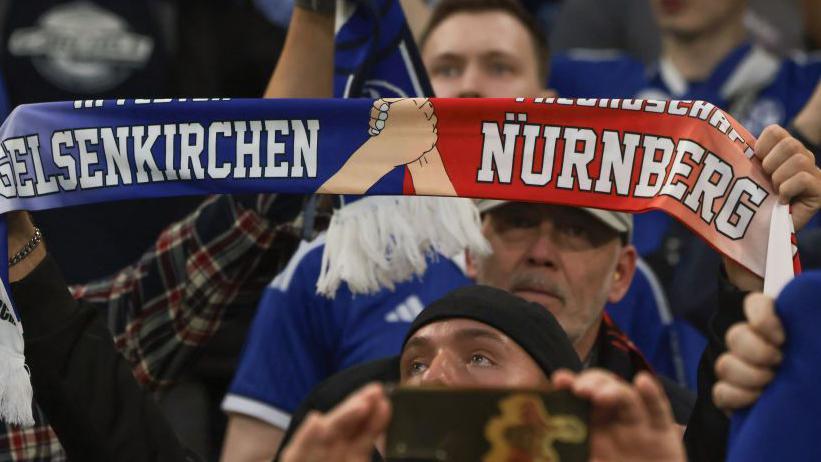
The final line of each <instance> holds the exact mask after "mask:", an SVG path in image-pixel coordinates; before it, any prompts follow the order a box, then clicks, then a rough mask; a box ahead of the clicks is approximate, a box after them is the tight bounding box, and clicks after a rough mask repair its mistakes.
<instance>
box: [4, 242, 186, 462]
mask: <svg viewBox="0 0 821 462" xmlns="http://www.w3.org/2000/svg"><path fill="white" fill-rule="evenodd" d="M12 293H13V296H14V300H15V303H16V305H17V307H18V308H19V312H20V313H21V318H22V322H23V325H24V326H25V330H24V335H23V337H24V339H25V352H26V364H27V365H28V367H29V368H30V370H31V381H32V385H33V387H34V396H35V398H36V399H37V402H38V403H39V404H40V407H41V408H42V409H43V411H44V412H45V414H46V415H47V416H48V418H49V421H50V422H51V425H52V427H53V428H54V431H55V432H56V433H57V436H58V438H59V439H60V442H61V443H62V444H63V447H64V448H65V450H66V453H67V455H68V457H69V459H70V460H75V461H105V462H110V461H114V460H116V461H140V462H145V461H163V462H164V461H168V462H172V461H173V462H181V461H194V460H196V458H195V457H194V456H193V454H191V453H190V452H188V451H187V450H186V449H184V448H183V447H182V445H181V444H180V442H179V441H178V440H177V438H176V435H175V434H174V430H173V429H172V428H171V426H170V425H169V424H168V422H167V421H166V420H165V417H164V416H163V415H162V413H161V412H160V410H159V408H158V407H157V405H156V403H155V402H154V400H153V399H152V397H151V395H150V394H148V393H147V392H145V391H143V390H142V389H141V388H140V387H139V385H137V382H136V380H135V379H134V377H133V376H132V374H131V366H130V364H128V362H127V361H126V360H125V359H123V358H122V357H121V356H120V355H119V354H118V353H117V351H116V349H115V348H114V343H113V341H112V339H111V332H110V331H109V330H108V329H107V328H106V326H105V323H104V322H103V321H102V319H101V318H100V316H98V314H97V312H96V310H94V309H93V308H91V307H90V306H88V305H85V304H83V303H78V302H77V301H75V300H74V299H73V298H72V297H71V295H70V294H69V292H68V289H67V288H66V284H65V282H64V281H63V277H62V275H61V273H60V270H59V269H58V268H57V265H56V264H55V262H54V260H52V259H51V257H46V259H45V260H44V261H43V262H42V263H41V264H40V265H39V266H38V267H37V268H36V269H35V270H34V271H33V272H32V273H31V274H30V275H29V276H28V277H26V278H25V279H23V280H22V281H20V282H16V283H14V284H12Z"/></svg>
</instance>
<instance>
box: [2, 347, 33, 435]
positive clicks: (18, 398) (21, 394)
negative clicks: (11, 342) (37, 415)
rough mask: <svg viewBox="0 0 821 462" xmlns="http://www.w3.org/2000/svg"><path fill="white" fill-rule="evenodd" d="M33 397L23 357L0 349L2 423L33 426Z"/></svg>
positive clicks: (5, 349)
mask: <svg viewBox="0 0 821 462" xmlns="http://www.w3.org/2000/svg"><path fill="white" fill-rule="evenodd" d="M14 335H19V334H17V333H15V334H14ZM20 340H22V338H21V339H20ZM33 395H34V392H33V391H32V388H31V381H30V380H29V374H28V370H27V369H26V366H25V357H24V356H23V355H21V354H18V353H16V352H13V351H11V350H9V349H7V348H0V418H2V420H3V422H5V423H8V424H13V425H20V426H25V427H30V426H32V425H34V415H33V414H32V409H31V402H32V398H33Z"/></svg>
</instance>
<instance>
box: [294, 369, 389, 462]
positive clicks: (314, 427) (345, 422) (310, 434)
mask: <svg viewBox="0 0 821 462" xmlns="http://www.w3.org/2000/svg"><path fill="white" fill-rule="evenodd" d="M390 416H391V409H390V402H389V401H388V398H387V397H386V396H385V392H384V391H383V389H382V386H381V385H379V384H370V385H366V386H365V387H363V388H362V389H360V390H359V391H357V392H356V393H354V394H353V395H351V396H349V397H348V398H347V399H346V400H345V401H343V402H342V403H341V404H339V405H337V406H336V407H335V408H333V409H332V410H331V411H330V412H328V413H326V414H321V413H319V412H316V411H314V412H312V413H310V414H308V417H307V418H306V419H305V421H304V422H303V423H302V425H301V426H300V427H299V430H297V432H296V434H295V435H294V438H293V440H292V441H291V443H290V444H288V446H287V447H286V448H285V449H284V451H283V452H282V457H281V460H282V461H283V462H326V461H331V460H333V461H339V462H369V461H370V460H371V454H372V453H373V450H374V447H375V446H374V445H375V443H376V440H377V438H378V437H379V436H380V435H381V434H382V433H383V432H384V431H385V430H386V429H387V426H388V422H390Z"/></svg>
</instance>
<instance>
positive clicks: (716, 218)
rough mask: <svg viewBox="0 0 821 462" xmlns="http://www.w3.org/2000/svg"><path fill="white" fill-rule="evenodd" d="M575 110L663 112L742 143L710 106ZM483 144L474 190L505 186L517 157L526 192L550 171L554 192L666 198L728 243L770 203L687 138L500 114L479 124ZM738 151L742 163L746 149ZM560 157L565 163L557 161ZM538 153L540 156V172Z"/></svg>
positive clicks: (612, 103) (625, 103)
mask: <svg viewBox="0 0 821 462" xmlns="http://www.w3.org/2000/svg"><path fill="white" fill-rule="evenodd" d="M517 101H519V102H523V101H524V99H517ZM567 101H568V100H562V99H561V98H537V99H536V100H534V101H533V102H534V103H535V104H562V105H565V104H568V102H567ZM579 105H580V106H588V107H596V106H598V107H608V108H618V109H625V108H626V109H628V110H645V111H648V112H655V113H660V112H664V111H667V113H668V114H673V115H676V116H681V117H692V118H696V119H699V120H702V121H704V122H705V124H706V126H707V128H708V129H710V130H712V129H715V130H716V131H718V132H720V133H721V134H723V135H725V136H726V137H727V138H728V139H729V140H730V141H732V142H734V143H738V142H741V143H743V142H744V141H743V138H741V136H740V135H739V133H738V132H737V131H736V130H735V129H733V127H732V123H731V122H730V119H729V118H727V116H726V115H725V114H724V113H723V112H721V111H720V110H719V109H718V108H716V107H715V106H714V105H712V104H710V103H704V102H699V101H696V102H687V101H670V102H669V103H668V102H656V101H641V100H615V99H613V100H595V99H585V100H580V102H579ZM482 136H483V144H482V159H481V161H480V165H479V169H478V172H477V175H476V180H477V182H480V183H502V184H511V183H512V182H513V178H512V177H513V168H514V165H518V164H517V162H518V160H517V158H519V157H521V174H520V180H521V183H522V184H524V185H526V186H533V187H544V186H547V185H548V184H549V183H550V182H551V181H552V180H553V175H552V173H553V171H554V169H555V171H556V172H560V174H559V175H558V176H557V177H556V179H555V184H554V187H555V188H558V189H568V190H577V191H580V192H591V193H599V194H606V195H612V194H616V195H618V196H622V197H629V196H631V195H632V197H635V198H652V197H656V196H658V195H665V196H668V197H670V198H672V199H674V200H676V201H678V202H680V203H681V204H683V205H684V206H685V207H687V208H688V209H690V210H692V212H693V213H695V214H697V216H698V217H699V218H700V219H701V220H702V221H703V222H704V223H705V224H707V225H712V226H714V227H715V229H716V230H717V231H718V232H719V233H721V234H723V235H725V236H727V237H728V238H730V239H740V238H742V237H743V236H744V234H745V233H746V231H747V228H748V227H749V225H750V223H751V221H752V218H753V216H754V215H755V212H756V210H757V209H758V207H760V206H761V204H762V203H763V201H764V199H765V198H766V197H767V195H768V193H767V190H766V189H764V188H763V187H762V186H760V185H758V184H756V183H755V182H754V181H753V180H752V179H750V178H746V177H745V178H736V177H735V173H734V171H733V168H732V165H731V164H730V163H729V162H727V161H725V160H724V159H722V158H720V157H719V156H717V155H716V154H715V153H712V152H709V151H707V150H706V149H705V148H704V147H702V146H701V145H699V144H698V143H696V142H695V141H693V140H689V139H686V138H680V139H678V140H673V139H672V138H669V137H665V136H657V135H652V134H649V133H629V132H624V133H621V132H618V131H614V130H601V132H597V131H595V130H592V129H589V128H578V127H566V126H554V125H539V124H534V123H532V122H531V123H528V122H527V115H526V114H524V113H522V114H514V113H506V114H505V122H504V123H499V122H496V121H484V122H482ZM741 148H742V149H744V155H745V156H746V155H748V154H747V153H748V151H749V147H746V146H745V145H742V146H741ZM558 150H561V152H562V154H563V155H562V156H561V157H559V158H556V152H557V151H558ZM536 153H539V154H538V155H539V156H541V167H538V165H539V164H540V162H539V159H538V158H537V157H536V156H537V154H536ZM597 156H598V157H597ZM631 188H632V190H631ZM722 199H723V200H722Z"/></svg>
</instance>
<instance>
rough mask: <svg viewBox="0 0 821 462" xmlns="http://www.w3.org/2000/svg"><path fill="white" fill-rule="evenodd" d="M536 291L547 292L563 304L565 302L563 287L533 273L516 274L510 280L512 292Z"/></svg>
mask: <svg viewBox="0 0 821 462" xmlns="http://www.w3.org/2000/svg"><path fill="white" fill-rule="evenodd" d="M528 289H529V290H536V291H539V292H547V293H549V294H551V295H553V296H555V297H557V298H559V299H560V300H561V301H562V303H564V301H565V293H564V290H562V288H561V287H559V285H558V284H556V283H555V282H553V281H551V280H549V279H546V278H544V277H542V276H541V275H539V274H533V273H516V274H514V275H513V277H512V278H511V280H510V290H511V291H517V290H528Z"/></svg>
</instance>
